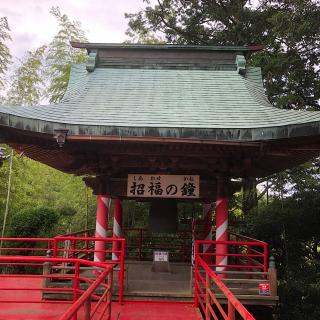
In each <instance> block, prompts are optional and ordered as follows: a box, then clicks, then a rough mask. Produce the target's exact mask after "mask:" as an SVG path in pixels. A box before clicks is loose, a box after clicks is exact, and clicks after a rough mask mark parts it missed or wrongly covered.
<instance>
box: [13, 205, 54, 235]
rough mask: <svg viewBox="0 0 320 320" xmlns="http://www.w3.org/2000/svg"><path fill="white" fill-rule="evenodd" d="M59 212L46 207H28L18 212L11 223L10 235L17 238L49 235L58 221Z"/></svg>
mask: <svg viewBox="0 0 320 320" xmlns="http://www.w3.org/2000/svg"><path fill="white" fill-rule="evenodd" d="M58 218H59V216H58V214H57V213H56V212H55V210H53V209H49V208H45V207H36V208H28V209H24V210H21V211H18V212H16V213H15V214H14V215H13V217H12V219H11V225H10V236H11V237H14V238H15V237H17V238H28V237H29V238H32V237H47V236H48V235H51V236H52V235H53V234H52V231H53V228H54V226H55V224H56V223H57V222H58Z"/></svg>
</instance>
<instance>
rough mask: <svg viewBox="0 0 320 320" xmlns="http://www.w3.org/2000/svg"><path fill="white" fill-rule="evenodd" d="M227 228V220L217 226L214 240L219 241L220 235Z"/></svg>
mask: <svg viewBox="0 0 320 320" xmlns="http://www.w3.org/2000/svg"><path fill="white" fill-rule="evenodd" d="M227 229H228V220H226V221H224V222H223V224H222V225H221V226H219V227H218V228H217V230H216V240H217V241H219V240H220V238H221V236H222V235H223V234H224V233H225V232H226V231H227Z"/></svg>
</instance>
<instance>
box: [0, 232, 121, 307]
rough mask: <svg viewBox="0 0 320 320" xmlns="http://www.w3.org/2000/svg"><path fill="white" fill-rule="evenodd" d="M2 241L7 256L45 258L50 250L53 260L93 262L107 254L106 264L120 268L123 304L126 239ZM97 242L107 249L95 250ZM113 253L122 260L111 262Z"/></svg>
mask: <svg viewBox="0 0 320 320" xmlns="http://www.w3.org/2000/svg"><path fill="white" fill-rule="evenodd" d="M0 240H2V245H3V247H2V248H0V255H4V254H5V255H19V256H30V255H32V256H44V255H45V254H46V253H47V252H48V250H50V253H51V255H52V257H53V258H71V259H73V258H80V259H85V260H92V259H93V255H94V252H105V253H106V262H105V264H107V265H112V266H114V267H118V268H117V269H118V283H119V294H118V296H119V303H120V304H122V302H123V291H124V287H123V286H124V271H125V265H124V257H125V239H123V238H94V237H75V236H58V237H55V238H2V239H0ZM95 241H103V242H104V243H105V246H106V249H105V250H99V251H97V250H95V249H94V243H95ZM113 242H119V243H120V246H119V247H120V249H119V250H113V249H112V244H113ZM112 253H120V259H119V260H111V256H112ZM19 264H20V265H24V262H19ZM0 265H1V262H0ZM27 265H29V264H27ZM115 270H116V269H115Z"/></svg>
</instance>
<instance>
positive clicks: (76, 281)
mask: <svg viewBox="0 0 320 320" xmlns="http://www.w3.org/2000/svg"><path fill="white" fill-rule="evenodd" d="M74 267H75V268H74V284H73V303H75V302H76V301H77V300H78V292H79V276H80V265H79V262H76V263H75V266H74ZM72 319H73V320H77V312H76V313H75V314H74V316H73V318H72Z"/></svg>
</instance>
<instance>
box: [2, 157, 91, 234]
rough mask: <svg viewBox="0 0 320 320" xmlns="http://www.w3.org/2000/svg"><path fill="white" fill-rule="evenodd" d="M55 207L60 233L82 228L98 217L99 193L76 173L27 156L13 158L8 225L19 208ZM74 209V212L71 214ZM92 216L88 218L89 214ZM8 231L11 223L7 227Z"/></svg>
mask: <svg viewBox="0 0 320 320" xmlns="http://www.w3.org/2000/svg"><path fill="white" fill-rule="evenodd" d="M8 166H9V162H8V161H6V162H5V163H4V165H3V167H2V168H1V170H0V183H1V188H0V214H1V216H2V215H3V213H4V208H5V199H6V194H7V187H8V185H7V183H8ZM34 207H45V208H54V210H55V212H57V213H59V215H60V219H59V223H58V225H57V227H56V229H55V233H56V234H63V233H67V232H70V231H79V230H81V229H84V228H85V227H86V226H87V225H86V224H87V221H86V220H88V226H89V227H93V226H94V221H95V207H96V197H94V196H93V195H92V193H91V191H88V190H87V188H86V186H85V185H84V183H83V181H82V179H81V177H74V176H72V175H68V174H65V173H62V172H59V171H57V170H55V169H52V168H50V167H48V166H46V165H43V164H40V163H37V162H35V161H33V160H30V159H28V158H26V157H24V156H20V155H15V156H14V158H13V173H12V186H11V192H10V203H9V215H8V225H11V223H10V222H11V219H13V217H14V215H15V213H16V212H20V211H21V210H23V209H28V208H34ZM71 213H72V214H71ZM87 217H88V218H87ZM7 230H8V232H6V233H5V235H8V233H9V231H10V227H7Z"/></svg>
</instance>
